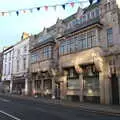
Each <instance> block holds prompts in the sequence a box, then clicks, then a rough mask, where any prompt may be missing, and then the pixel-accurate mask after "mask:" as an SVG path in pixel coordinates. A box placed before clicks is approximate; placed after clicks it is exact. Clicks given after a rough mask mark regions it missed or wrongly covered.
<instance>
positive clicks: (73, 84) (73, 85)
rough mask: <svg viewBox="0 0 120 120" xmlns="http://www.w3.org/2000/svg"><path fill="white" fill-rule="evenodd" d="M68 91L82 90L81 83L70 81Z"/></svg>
mask: <svg viewBox="0 0 120 120" xmlns="http://www.w3.org/2000/svg"><path fill="white" fill-rule="evenodd" d="M68 89H80V81H79V80H68Z"/></svg>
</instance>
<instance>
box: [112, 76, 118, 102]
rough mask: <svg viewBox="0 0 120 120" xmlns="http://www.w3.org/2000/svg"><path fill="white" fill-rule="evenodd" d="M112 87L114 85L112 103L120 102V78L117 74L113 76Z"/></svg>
mask: <svg viewBox="0 0 120 120" xmlns="http://www.w3.org/2000/svg"><path fill="white" fill-rule="evenodd" d="M111 87H112V104H119V87H118V78H117V76H116V74H112V76H111Z"/></svg>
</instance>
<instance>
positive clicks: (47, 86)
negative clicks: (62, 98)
mask: <svg viewBox="0 0 120 120" xmlns="http://www.w3.org/2000/svg"><path fill="white" fill-rule="evenodd" d="M44 89H52V80H50V79H48V80H44Z"/></svg>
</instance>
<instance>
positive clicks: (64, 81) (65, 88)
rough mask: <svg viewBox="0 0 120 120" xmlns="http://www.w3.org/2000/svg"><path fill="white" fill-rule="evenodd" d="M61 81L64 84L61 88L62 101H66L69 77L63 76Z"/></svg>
mask: <svg viewBox="0 0 120 120" xmlns="http://www.w3.org/2000/svg"><path fill="white" fill-rule="evenodd" d="M60 81H61V84H62V86H60V87H61V88H60V89H61V90H60V91H61V95H60V96H61V99H65V97H66V93H67V76H66V75H64V76H62V77H61V78H60Z"/></svg>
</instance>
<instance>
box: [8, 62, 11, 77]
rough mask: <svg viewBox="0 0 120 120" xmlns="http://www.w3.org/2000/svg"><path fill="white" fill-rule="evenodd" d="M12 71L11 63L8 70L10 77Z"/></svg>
mask: <svg viewBox="0 0 120 120" xmlns="http://www.w3.org/2000/svg"><path fill="white" fill-rule="evenodd" d="M10 70H11V63H9V70H8V74H9V75H10V72H11V71H10Z"/></svg>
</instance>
